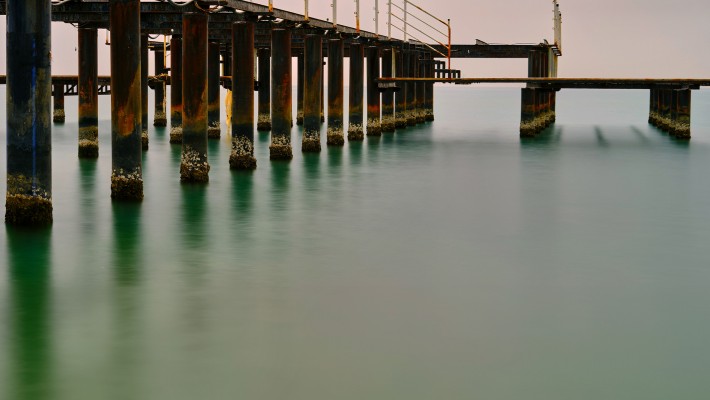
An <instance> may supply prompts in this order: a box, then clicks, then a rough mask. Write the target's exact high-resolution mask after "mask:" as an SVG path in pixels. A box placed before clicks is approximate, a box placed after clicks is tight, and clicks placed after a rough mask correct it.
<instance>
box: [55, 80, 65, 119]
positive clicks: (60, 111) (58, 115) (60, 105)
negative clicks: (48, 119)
mask: <svg viewBox="0 0 710 400" xmlns="http://www.w3.org/2000/svg"><path fill="white" fill-rule="evenodd" d="M52 86H53V90H52V95H53V97H54V116H53V118H52V119H53V120H54V122H55V123H58V124H63V123H64V121H65V120H66V114H65V113H64V84H63V83H55V84H54V85H52Z"/></svg>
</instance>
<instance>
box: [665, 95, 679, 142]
mask: <svg viewBox="0 0 710 400" xmlns="http://www.w3.org/2000/svg"><path fill="white" fill-rule="evenodd" d="M669 92H670V94H671V105H670V111H669V116H670V117H669V120H668V127H667V131H668V134H669V135H671V136H675V135H676V120H677V119H678V90H676V89H671V90H669Z"/></svg>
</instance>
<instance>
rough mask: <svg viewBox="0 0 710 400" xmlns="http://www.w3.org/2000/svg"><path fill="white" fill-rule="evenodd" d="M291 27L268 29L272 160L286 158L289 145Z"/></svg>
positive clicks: (291, 151)
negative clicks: (269, 35) (269, 31)
mask: <svg viewBox="0 0 710 400" xmlns="http://www.w3.org/2000/svg"><path fill="white" fill-rule="evenodd" d="M291 107H292V103H291V31H289V30H287V29H273V30H272V31H271V146H269V150H270V158H271V159H272V160H290V159H291V158H293V150H292V148H291V125H292V119H293V111H292V109H291Z"/></svg>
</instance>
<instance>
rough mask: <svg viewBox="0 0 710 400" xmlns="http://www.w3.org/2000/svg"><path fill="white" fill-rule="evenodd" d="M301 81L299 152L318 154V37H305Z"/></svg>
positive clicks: (319, 60)
mask: <svg viewBox="0 0 710 400" xmlns="http://www.w3.org/2000/svg"><path fill="white" fill-rule="evenodd" d="M303 51H304V65H303V70H304V71H303V72H304V81H303V142H302V144H301V151H303V152H304V153H306V152H319V151H320V150H321V146H320V108H321V107H320V87H321V80H322V79H323V76H322V75H321V71H322V69H321V65H322V64H323V54H322V53H323V43H322V39H321V36H320V35H306V38H305V47H304V50H303Z"/></svg>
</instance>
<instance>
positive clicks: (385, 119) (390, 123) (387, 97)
mask: <svg viewBox="0 0 710 400" xmlns="http://www.w3.org/2000/svg"><path fill="white" fill-rule="evenodd" d="M392 56H393V50H392V48H391V47H387V48H385V49H382V77H383V78H392V75H393V73H392V72H393V70H392V69H393V66H394V65H393V63H392ZM382 132H394V91H393V90H391V89H387V90H385V91H384V92H382Z"/></svg>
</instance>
